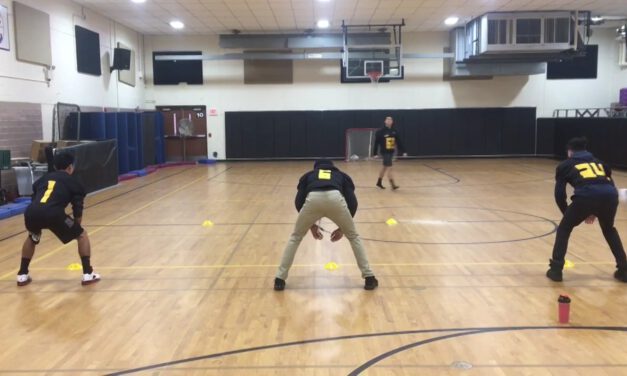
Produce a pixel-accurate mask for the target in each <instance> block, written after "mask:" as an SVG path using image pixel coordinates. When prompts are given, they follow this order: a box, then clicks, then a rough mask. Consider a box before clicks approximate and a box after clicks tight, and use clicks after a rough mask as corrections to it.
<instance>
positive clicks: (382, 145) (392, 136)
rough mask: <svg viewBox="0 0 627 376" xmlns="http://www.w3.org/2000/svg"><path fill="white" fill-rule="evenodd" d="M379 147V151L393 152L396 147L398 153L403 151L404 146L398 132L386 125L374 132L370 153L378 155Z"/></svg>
mask: <svg viewBox="0 0 627 376" xmlns="http://www.w3.org/2000/svg"><path fill="white" fill-rule="evenodd" d="M379 149H381V150H380V151H381V153H394V150H396V149H398V152H399V153H400V154H403V153H405V147H404V146H403V142H402V141H401V139H400V137H399V135H398V132H397V131H396V129H394V128H388V127H383V128H381V129H379V130H378V131H377V133H376V134H375V140H374V150H373V151H372V155H378V154H379Z"/></svg>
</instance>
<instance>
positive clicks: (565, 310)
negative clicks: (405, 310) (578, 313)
mask: <svg viewBox="0 0 627 376" xmlns="http://www.w3.org/2000/svg"><path fill="white" fill-rule="evenodd" d="M557 302H558V310H557V311H558V317H559V322H560V324H568V321H569V320H570V298H569V297H568V295H560V297H559V298H558V299H557Z"/></svg>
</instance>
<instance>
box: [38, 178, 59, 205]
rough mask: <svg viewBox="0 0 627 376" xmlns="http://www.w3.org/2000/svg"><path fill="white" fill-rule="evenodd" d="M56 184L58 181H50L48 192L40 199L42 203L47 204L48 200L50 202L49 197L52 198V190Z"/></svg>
mask: <svg viewBox="0 0 627 376" xmlns="http://www.w3.org/2000/svg"><path fill="white" fill-rule="evenodd" d="M55 184H57V182H56V181H54V180H49V181H48V189H46V192H45V193H44V197H42V198H41V201H40V202H41V203H42V204H45V203H46V202H48V199H49V198H50V195H51V194H52V191H53V190H54V186H55Z"/></svg>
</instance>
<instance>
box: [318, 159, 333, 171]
mask: <svg viewBox="0 0 627 376" xmlns="http://www.w3.org/2000/svg"><path fill="white" fill-rule="evenodd" d="M333 167H335V166H334V165H333V161H331V160H328V159H317V160H316V161H315V162H314V170H317V169H320V168H333Z"/></svg>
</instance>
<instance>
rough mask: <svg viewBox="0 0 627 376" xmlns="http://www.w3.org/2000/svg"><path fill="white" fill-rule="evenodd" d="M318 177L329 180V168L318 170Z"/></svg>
mask: <svg viewBox="0 0 627 376" xmlns="http://www.w3.org/2000/svg"><path fill="white" fill-rule="evenodd" d="M318 179H320V180H331V170H320V171H318Z"/></svg>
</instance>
